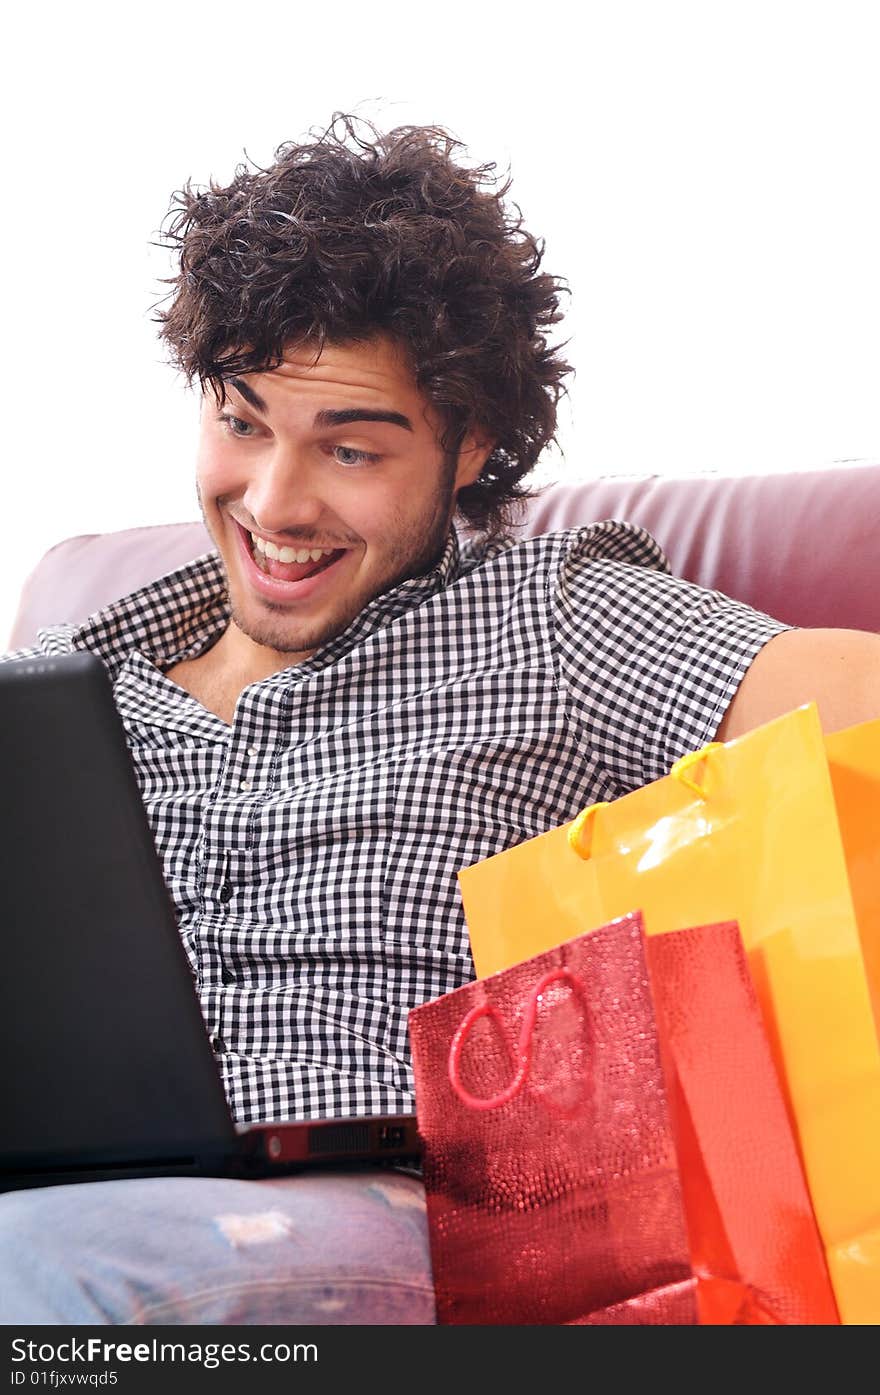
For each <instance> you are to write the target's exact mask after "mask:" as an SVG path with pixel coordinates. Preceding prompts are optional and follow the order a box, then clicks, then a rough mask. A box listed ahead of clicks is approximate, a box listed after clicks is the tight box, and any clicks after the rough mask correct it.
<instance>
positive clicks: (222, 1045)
mask: <svg viewBox="0 0 880 1395" xmlns="http://www.w3.org/2000/svg"><path fill="white" fill-rule="evenodd" d="M211 1045H212V1046H213V1048H214V1050H215V1051H216V1052H218V1053H219V1052H221V1051H225V1050H226V1042H225V1041H224V1040H223V1038H222V1037H212V1038H211Z"/></svg>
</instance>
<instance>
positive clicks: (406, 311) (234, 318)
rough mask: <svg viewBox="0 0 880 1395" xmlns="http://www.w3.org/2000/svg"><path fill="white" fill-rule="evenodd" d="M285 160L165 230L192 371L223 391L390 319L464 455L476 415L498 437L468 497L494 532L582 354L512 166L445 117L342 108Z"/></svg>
mask: <svg viewBox="0 0 880 1395" xmlns="http://www.w3.org/2000/svg"><path fill="white" fill-rule="evenodd" d="M309 135H310V137H311V139H309V141H308V143H305V144H301V145H298V144H294V143H286V144H284V145H281V146H279V147H278V149H277V150H276V151H275V156H274V163H273V164H271V165H270V166H269V168H268V169H262V168H261V167H259V166H258V165H255V164H254V163H253V162H250V164H240V165H238V166H237V167H236V170H235V176H234V178H233V180H232V183H231V184H229V185H228V186H227V187H222V186H220V185H218V184H217V183H215V182H213V181H212V182H211V183H210V184H209V185H208V186H207V187H205V188H202V189H194V188H193V186H192V182H191V181H188V182H187V183H186V184H185V186H184V187H183V189H181V190H178V191H177V192H176V193H175V194H174V195H173V197H172V202H171V206H170V209H169V211H168V214H167V215H166V218H165V220H164V223H163V228H162V245H164V246H166V247H173V248H174V249H175V253H176V256H177V259H178V261H179V268H180V270H179V273H178V274H177V275H176V276H174V277H170V278H168V280H167V282H166V284H169V285H170V286H171V287H172V290H171V291H170V292H169V294H168V297H167V299H168V300H169V301H170V304H169V305H168V306H167V308H166V309H163V310H161V311H160V313H159V314H158V315H157V316H156V319H157V321H158V323H159V324H160V325H161V330H160V337H161V338H162V339H163V340H164V341H165V343H166V344H167V345H168V346H169V348H170V350H171V353H172V356H173V359H174V361H175V362H176V364H177V365H178V367H179V368H180V369H181V370H182V371H183V373H184V374H185V375H186V378H187V380H188V382H189V383H192V382H193V380H194V379H195V378H196V377H197V378H198V379H199V381H200V383H201V386H202V389H203V390H205V389H206V388H207V387H208V386H210V388H211V389H212V391H213V392H214V395H215V396H216V398H217V400H218V402H220V403H222V402H223V401H224V400H225V397H226V391H225V384H224V380H225V379H229V378H230V377H235V376H240V375H242V374H245V373H256V372H265V371H269V370H271V369H272V368H276V367H278V365H279V364H280V363H281V361H282V358H283V356H284V352H285V349H286V348H287V347H289V346H290V345H291V344H309V345H314V346H315V347H316V351H318V352H319V351H320V348H321V346H322V345H323V344H324V343H332V344H349V343H359V342H363V341H366V340H368V339H369V338H371V337H373V336H375V335H376V334H385V335H387V336H389V337H390V338H392V339H393V340H394V341H396V342H397V343H398V344H399V345H400V346H402V347H403V349H404V350H405V351H406V354H407V358H408V362H409V363H410V365H411V367H412V371H413V373H414V377H415V381H416V384H417V386H418V388H419V390H420V391H421V392H422V393H423V394H424V396H425V397H426V398H427V400H428V401H430V402H431V403H432V405H433V406H434V408H435V409H436V410H437V412H438V414H439V417H440V420H441V421H442V423H443V429H442V434H441V446H442V448H443V449H444V451H445V452H446V453H447V456H454V455H455V454H456V453H457V451H458V449H459V447H460V445H461V442H462V439H463V437H464V435H465V433H466V432H467V430H468V429H469V428H470V429H473V428H475V427H479V428H481V429H482V430H483V431H484V432H485V433H486V435H487V436H488V437H489V438H490V439H492V440H494V441H495V442H496V445H495V448H494V449H493V451H492V453H491V455H490V456H489V458H488V460H487V461H486V464H485V466H484V468H483V470H482V472H481V474H480V477H479V479H478V480H477V481H476V482H475V483H474V484H472V485H469V486H467V487H465V488H464V489H462V490H461V491H460V493H459V495H458V508H459V510H460V511H461V513H462V515H463V516H464V518H465V519H466V520H467V522H468V523H469V524H470V525H472V526H473V527H474V528H476V529H480V530H483V531H485V532H488V533H490V534H498V533H501V532H502V531H504V530H505V528H507V527H508V526H509V524H510V522H511V521H512V506H513V505H514V504H515V502H516V501H519V500H522V499H526V498H528V497H529V490H528V489H527V488H526V487H524V485H523V483H522V481H523V479H524V478H525V476H526V475H528V473H529V471H530V470H531V469H532V468H533V466H534V465H535V463H536V461H537V459H538V456H539V455H540V453H541V451H542V450H543V448H544V446H545V445H547V443H548V442H549V441H551V440H552V439H553V438H554V435H555V430H556V410H557V405H558V401H559V397H560V394H561V393H562V392H563V391H564V388H563V386H562V384H563V379H564V378H565V376H566V374H567V373H569V372H570V366H569V364H568V363H567V362H566V361H565V359H564V358H563V357H562V350H563V349H564V345H557V346H553V345H551V344H550V343H549V342H548V339H547V337H546V335H547V331H548V330H549V329H550V327H551V326H553V325H555V324H557V323H558V322H559V320H560V319H561V318H562V315H561V312H560V309H559V296H560V292H562V291H564V290H565V289H566V287H565V285H564V283H563V282H562V281H561V280H559V279H558V278H556V277H553V276H550V275H548V274H547V273H546V272H542V271H540V266H541V261H542V258H543V254H544V246H543V243H542V242H540V241H539V240H538V239H536V238H535V237H533V236H532V235H531V233H529V232H527V231H526V230H525V229H524V228H523V225H522V214H521V212H520V210H519V208H518V207H517V206H516V205H515V204H507V203H506V202H505V198H506V195H507V192H508V189H509V187H510V180H509V178H508V179H505V180H500V179H499V178H496V176H495V169H496V167H495V165H494V164H485V165H480V166H478V167H476V168H467V167H465V166H464V165H462V164H461V163H459V162H458V160H457V159H455V158H454V157H455V156H456V154H457V152H459V151H462V150H463V149H464V147H463V146H462V145H461V142H459V141H458V140H456V139H455V138H454V137H453V136H451V135H450V134H449V133H448V132H447V131H445V130H444V129H443V128H442V127H435V126H401V127H397V128H396V129H394V130H391V131H389V132H387V133H385V134H383V133H382V132H380V131H379V130H377V129H376V127H375V126H373V125H372V123H370V122H367V121H363V120H360V119H358V118H355V117H352V116H348V115H345V114H342V113H337V114H336V115H334V117H333V119H332V121H331V123H330V125H329V127H328V128H327V129H326V130H323V131H320V132H318V131H314V130H313V131H312V132H310V133H309Z"/></svg>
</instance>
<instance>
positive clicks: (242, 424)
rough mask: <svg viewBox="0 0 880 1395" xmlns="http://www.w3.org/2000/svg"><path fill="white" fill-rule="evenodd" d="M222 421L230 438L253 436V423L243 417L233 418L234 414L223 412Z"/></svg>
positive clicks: (221, 414)
mask: <svg viewBox="0 0 880 1395" xmlns="http://www.w3.org/2000/svg"><path fill="white" fill-rule="evenodd" d="M220 421H221V422H222V424H223V428H224V430H225V431H228V432H229V434H230V436H250V435H252V434H253V430H254V428H253V426H252V425H251V423H250V422H249V421H245V420H244V419H243V418H242V417H236V416H233V414H232V412H221V413H220Z"/></svg>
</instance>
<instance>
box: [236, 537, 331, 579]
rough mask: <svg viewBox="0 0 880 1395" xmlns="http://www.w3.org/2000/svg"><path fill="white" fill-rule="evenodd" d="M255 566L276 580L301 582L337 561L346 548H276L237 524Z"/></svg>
mask: <svg viewBox="0 0 880 1395" xmlns="http://www.w3.org/2000/svg"><path fill="white" fill-rule="evenodd" d="M238 527H239V529H240V530H241V532H242V534H243V535H244V541H245V544H246V546H247V548H248V550H249V552H250V555H251V557H252V558H253V561H254V563H255V565H256V566H257V567H258V568H259V570H260V571H261V572H263V574H264V575H265V576H269V577H272V579H273V580H275V581H288V582H290V581H304V580H305V579H306V577H312V576H317V575H318V573H319V572H323V571H326V570H327V569H328V567H332V566H333V564H334V563H335V562H338V561H339V559H340V557H342V556H343V554H344V553H345V552H346V551H347V549H346V548H334V549H330V548H318V547H314V548H306V547H302V548H294V547H284V548H278V547H276V546H275V545H274V543H267V542H266V541H265V540H264V539H263V538H261V537H260V536H259V534H254V533H251V532H250V531H249V529H247V528H244V527H242V525H241V524H238Z"/></svg>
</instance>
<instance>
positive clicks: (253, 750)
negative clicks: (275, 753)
mask: <svg viewBox="0 0 880 1395" xmlns="http://www.w3.org/2000/svg"><path fill="white" fill-rule="evenodd" d="M259 754H260V748H259V746H248V755H249V756H258V755H259Z"/></svg>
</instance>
